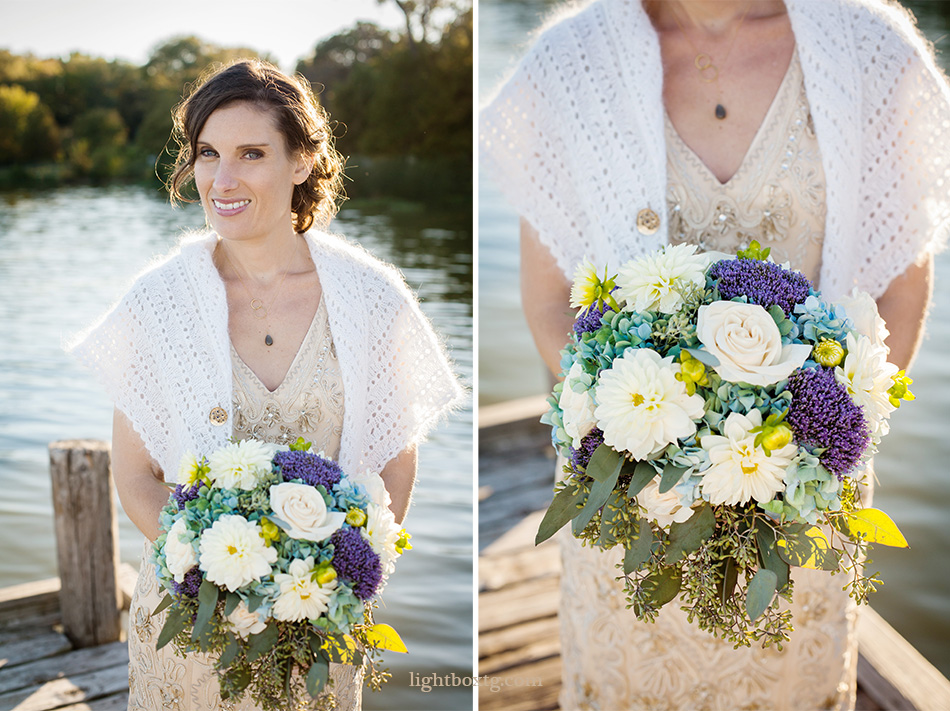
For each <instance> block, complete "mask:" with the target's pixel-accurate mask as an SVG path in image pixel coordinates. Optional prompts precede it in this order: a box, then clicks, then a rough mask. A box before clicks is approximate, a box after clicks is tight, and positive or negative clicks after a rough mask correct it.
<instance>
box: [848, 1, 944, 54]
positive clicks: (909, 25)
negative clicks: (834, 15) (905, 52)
mask: <svg viewBox="0 0 950 711" xmlns="http://www.w3.org/2000/svg"><path fill="white" fill-rule="evenodd" d="M834 4H837V5H840V6H841V7H842V8H843V9H844V11H845V12H847V13H849V19H850V22H851V25H852V27H853V29H854V38H855V43H856V44H857V46H858V48H859V49H864V50H866V51H868V52H870V53H872V54H877V55H879V56H880V55H881V53H886V52H888V51H892V50H893V49H894V48H897V47H901V46H903V47H906V48H908V49H912V50H913V51H914V52H915V53H917V54H920V55H922V56H928V57H929V56H931V55H932V49H931V47H930V44H929V42H927V40H926V39H925V38H924V36H923V35H922V34H921V32H920V30H919V29H918V28H917V21H916V19H915V18H914V15H913V14H912V13H911V12H910V10H908V9H907V8H905V7H904V6H902V5H900V4H899V3H897V2H890V1H889V0H834Z"/></svg>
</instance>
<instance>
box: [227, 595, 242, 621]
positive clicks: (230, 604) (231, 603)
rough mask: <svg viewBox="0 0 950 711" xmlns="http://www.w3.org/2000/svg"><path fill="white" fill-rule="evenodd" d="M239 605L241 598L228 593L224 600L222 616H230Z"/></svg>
mask: <svg viewBox="0 0 950 711" xmlns="http://www.w3.org/2000/svg"><path fill="white" fill-rule="evenodd" d="M240 604H241V596H240V595H238V594H237V593H233V592H229V593H228V595H227V597H226V598H225V599H224V616H225V617H227V616H228V615H230V614H231V613H232V612H234V611H235V610H236V609H237V606H238V605H240Z"/></svg>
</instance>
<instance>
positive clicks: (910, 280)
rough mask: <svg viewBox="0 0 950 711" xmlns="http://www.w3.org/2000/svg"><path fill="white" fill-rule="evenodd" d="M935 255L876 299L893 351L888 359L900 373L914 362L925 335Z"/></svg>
mask: <svg viewBox="0 0 950 711" xmlns="http://www.w3.org/2000/svg"><path fill="white" fill-rule="evenodd" d="M933 275H934V263H933V255H927V258H926V259H925V260H924V261H923V262H922V263H920V264H911V265H910V267H908V268H907V271H905V272H904V273H903V274H901V275H900V276H899V277H897V278H896V279H894V281H892V282H891V284H890V286H888V287H887V291H885V292H884V294H883V295H882V296H881V298H879V299H878V300H877V309H878V311H879V312H880V314H881V318H883V319H884V323H886V324H887V330H888V331H890V335H889V336H888V337H887V341H886V343H887V345H888V347H889V348H890V349H891V353H890V355H889V356H888V360H889V361H890V362H891V363H893V364H894V365H896V366H897V367H898V368H900V369H901V370H907V369H908V368H910V366H911V364H912V363H913V362H914V356H916V355H917V349H918V348H919V347H920V341H921V339H922V338H923V335H924V320H925V319H926V317H927V307H928V306H929V305H930V297H931V295H932V293H933Z"/></svg>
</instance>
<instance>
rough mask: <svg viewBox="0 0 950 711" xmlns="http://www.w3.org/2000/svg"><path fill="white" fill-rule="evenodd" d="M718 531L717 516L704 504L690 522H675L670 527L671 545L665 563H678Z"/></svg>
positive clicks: (690, 518)
mask: <svg viewBox="0 0 950 711" xmlns="http://www.w3.org/2000/svg"><path fill="white" fill-rule="evenodd" d="M715 530H716V515H715V514H714V513H713V510H712V507H711V506H710V505H709V504H707V503H703V504H702V506H700V507H699V508H698V509H696V511H695V512H694V513H693V515H692V516H690V517H689V520H687V521H684V522H683V523H677V522H674V523H673V525H671V526H670V543H669V545H668V546H667V549H666V554H665V556H664V562H666V563H667V564H668V565H672V564H674V563H678V562H679V561H680V560H682V559H683V558H684V557H685V556H688V555H689V554H690V553H692V552H693V551H696V550H699V547H700V546H701V545H702V544H703V543H704V542H705V541H706V540H708V539H709V538H710V537H711V536H712V534H713V533H714V532H715Z"/></svg>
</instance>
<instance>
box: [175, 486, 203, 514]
mask: <svg viewBox="0 0 950 711" xmlns="http://www.w3.org/2000/svg"><path fill="white" fill-rule="evenodd" d="M200 488H201V482H198V483H197V484H193V485H192V486H190V487H189V486H185V485H184V484H176V485H175V491H174V493H173V494H172V496H174V497H175V501H177V502H178V510H179V511H183V510H184V508H185V504H186V503H187V502H189V501H194V500H195V499H197V498H198V489H200Z"/></svg>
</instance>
